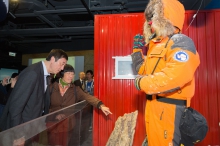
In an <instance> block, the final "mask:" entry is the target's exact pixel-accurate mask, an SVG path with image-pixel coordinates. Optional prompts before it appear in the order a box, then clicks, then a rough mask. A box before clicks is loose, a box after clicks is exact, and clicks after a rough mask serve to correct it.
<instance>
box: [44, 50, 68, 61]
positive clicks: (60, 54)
mask: <svg viewBox="0 0 220 146" xmlns="http://www.w3.org/2000/svg"><path fill="white" fill-rule="evenodd" d="M52 56H53V57H54V58H55V61H57V60H59V59H60V58H65V59H66V60H68V55H67V54H66V52H64V51H63V50H61V49H52V50H51V51H50V53H49V54H48V56H47V58H46V60H47V61H50V59H51V57H52Z"/></svg>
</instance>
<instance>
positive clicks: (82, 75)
mask: <svg viewBox="0 0 220 146" xmlns="http://www.w3.org/2000/svg"><path fill="white" fill-rule="evenodd" d="M74 85H75V86H79V87H80V88H81V89H82V90H83V91H84V90H85V73H84V72H80V73H79V79H78V80H75V81H74Z"/></svg>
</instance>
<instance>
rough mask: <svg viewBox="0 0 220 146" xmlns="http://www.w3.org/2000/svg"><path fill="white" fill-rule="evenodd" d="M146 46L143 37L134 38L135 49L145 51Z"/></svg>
mask: <svg viewBox="0 0 220 146" xmlns="http://www.w3.org/2000/svg"><path fill="white" fill-rule="evenodd" d="M145 44H146V43H145V40H144V37H143V35H140V34H137V35H135V36H134V43H133V49H143V48H144V47H145Z"/></svg>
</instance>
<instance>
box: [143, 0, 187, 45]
mask: <svg viewBox="0 0 220 146" xmlns="http://www.w3.org/2000/svg"><path fill="white" fill-rule="evenodd" d="M144 14H145V18H146V21H145V23H144V37H145V41H146V44H148V43H149V37H150V36H151V35H152V33H151V27H150V25H149V24H148V22H149V21H150V20H152V28H153V29H154V30H155V32H156V36H157V37H165V36H169V35H171V34H173V33H175V31H176V28H175V27H177V28H179V29H180V30H182V27H183V23H184V18H185V9H184V7H183V5H182V4H181V3H180V2H179V1H178V0H150V2H149V3H148V5H147V7H146V9H145V12H144Z"/></svg>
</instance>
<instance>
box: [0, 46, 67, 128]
mask: <svg viewBox="0 0 220 146" xmlns="http://www.w3.org/2000/svg"><path fill="white" fill-rule="evenodd" d="M67 60H68V56H67V54H66V53H65V52H64V51H63V50H61V49H53V50H51V51H50V53H49V54H48V56H47V58H46V60H44V61H40V62H38V63H35V64H32V65H30V66H28V67H27V68H25V69H24V70H23V71H22V72H21V73H20V74H19V78H18V80H17V82H16V84H15V86H14V89H13V90H12V93H11V94H10V96H9V100H8V102H7V103H6V106H5V108H4V111H3V114H2V116H1V120H0V129H1V130H2V131H3V130H6V129H9V128H12V127H14V126H17V125H19V124H22V123H25V122H28V121H30V120H33V119H35V118H38V117H40V116H42V114H43V111H44V105H45V103H44V94H45V90H46V88H47V76H48V75H49V74H50V73H51V74H57V73H58V72H60V71H61V70H62V69H63V68H64V66H65V65H66V62H67Z"/></svg>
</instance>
